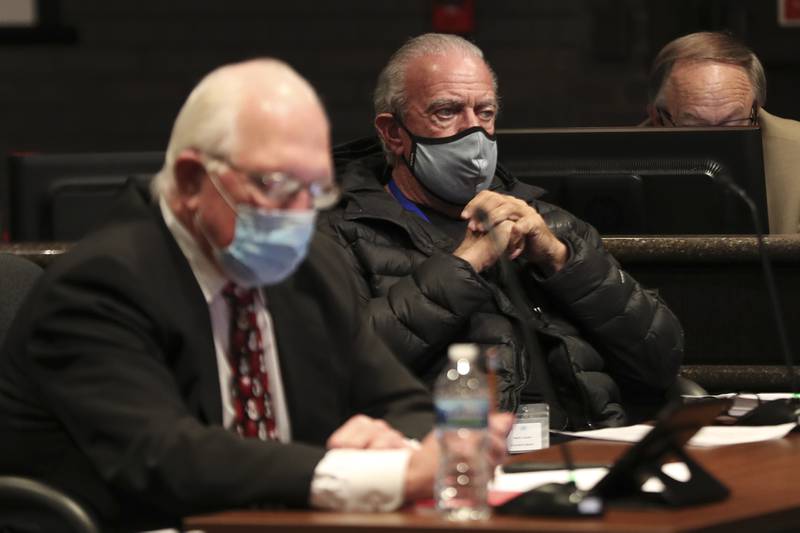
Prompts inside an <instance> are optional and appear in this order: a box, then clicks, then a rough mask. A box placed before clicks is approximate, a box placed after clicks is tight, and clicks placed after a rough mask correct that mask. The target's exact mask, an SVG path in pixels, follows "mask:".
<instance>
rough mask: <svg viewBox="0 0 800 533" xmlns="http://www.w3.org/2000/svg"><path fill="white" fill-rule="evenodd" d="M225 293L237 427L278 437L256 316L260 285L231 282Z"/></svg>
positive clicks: (244, 432)
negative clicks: (229, 314) (251, 287)
mask: <svg viewBox="0 0 800 533" xmlns="http://www.w3.org/2000/svg"><path fill="white" fill-rule="evenodd" d="M222 293H223V295H224V296H225V298H226V299H227V300H228V305H229V306H230V311H231V330H230V335H231V339H230V349H229V359H228V361H229V362H230V365H231V369H232V370H233V377H232V379H231V399H232V400H233V406H234V408H235V410H236V419H235V421H234V423H235V427H236V431H237V432H238V433H239V435H242V436H245V437H257V438H259V439H261V440H271V439H275V438H276V433H275V416H274V414H273V412H272V398H271V396H270V390H269V376H268V375H267V367H266V362H265V361H264V345H263V342H262V339H261V330H260V329H259V327H258V322H257V320H256V312H255V297H256V289H244V288H242V287H239V286H237V285H235V284H233V283H228V284H227V285H226V286H225V289H223V292H222Z"/></svg>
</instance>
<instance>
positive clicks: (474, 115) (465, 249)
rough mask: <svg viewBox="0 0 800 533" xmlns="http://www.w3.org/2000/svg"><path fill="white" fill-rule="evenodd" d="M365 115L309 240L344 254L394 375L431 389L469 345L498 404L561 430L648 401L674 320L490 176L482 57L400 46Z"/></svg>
mask: <svg viewBox="0 0 800 533" xmlns="http://www.w3.org/2000/svg"><path fill="white" fill-rule="evenodd" d="M374 107H375V118H374V126H375V129H376V132H377V136H375V137H370V138H367V139H361V140H356V141H353V142H352V143H350V144H348V145H344V146H341V147H340V148H339V149H338V150H337V151H336V152H335V154H334V156H335V159H336V161H337V165H339V166H338V168H337V170H338V177H339V179H340V180H341V184H342V189H343V195H342V197H343V201H342V202H341V203H340V204H339V205H338V206H337V207H336V208H335V209H333V210H330V211H328V212H326V213H325V214H324V215H323V217H324V221H322V222H323V223H322V225H321V228H322V229H323V230H325V231H329V232H330V233H331V235H333V236H334V237H336V238H337V239H338V240H339V242H340V244H341V245H342V246H343V247H344V248H345V249H346V250H347V251H348V257H349V259H350V267H351V269H352V270H353V271H354V272H356V273H358V276H359V278H358V281H359V282H358V285H357V286H358V289H359V295H360V297H361V298H362V299H363V300H364V302H365V304H366V305H367V310H368V312H369V315H370V320H371V321H372V324H373V325H374V327H375V329H376V330H377V331H378V332H379V333H380V334H381V336H382V337H383V338H384V339H385V340H386V341H387V344H389V346H390V347H391V348H393V349H394V351H395V353H397V354H398V356H399V357H400V358H401V359H402V360H403V361H404V362H405V363H406V365H407V366H408V367H409V368H411V369H412V370H413V371H414V373H415V374H416V375H418V376H419V377H420V378H422V379H423V380H425V381H426V382H427V383H428V384H433V382H434V380H435V378H436V375H437V374H438V373H439V371H440V369H441V368H442V366H443V364H444V363H445V361H446V356H445V352H446V350H447V346H448V345H449V344H451V343H454V342H475V343H479V344H480V345H482V346H484V347H485V348H486V351H487V353H488V352H496V353H497V354H498V357H497V359H496V360H497V362H498V364H497V367H498V368H497V373H496V375H497V378H498V380H497V390H498V392H499V393H500V402H501V406H502V407H503V408H505V409H509V410H514V409H516V408H517V407H518V406H519V405H520V403H522V404H526V403H539V402H547V403H548V404H549V405H550V423H551V426H552V427H555V428H558V429H563V428H567V427H569V428H587V427H600V426H614V425H622V424H625V423H627V422H629V421H630V420H634V419H636V417H637V415H638V416H641V415H642V411H648V410H650V409H653V408H654V407H656V406H658V405H660V403H661V402H663V401H664V400H665V393H666V391H667V390H668V389H669V388H670V387H671V386H672V385H673V384H674V383H675V382H676V376H677V372H678V366H679V364H680V359H681V355H682V348H683V336H682V331H681V327H680V324H679V323H678V321H677V319H676V318H675V317H674V315H673V314H672V313H671V312H670V311H669V309H668V308H667V306H666V305H665V304H664V303H663V302H662V301H660V300H659V299H658V297H657V296H656V295H655V294H653V293H652V292H649V291H647V290H645V289H644V288H643V287H642V286H640V285H639V284H638V283H637V282H636V280H634V278H633V277H632V276H630V275H629V274H628V273H627V272H624V271H623V270H622V269H621V268H620V266H619V264H618V263H617V262H616V260H615V259H614V258H613V257H611V255H610V254H609V253H608V252H607V251H606V250H605V248H604V247H603V244H602V241H601V239H600V236H599V235H598V233H597V231H596V230H595V229H594V228H592V227H591V226H590V225H589V224H587V223H585V222H584V221H581V220H578V219H577V218H575V217H574V216H572V215H571V214H569V213H567V212H566V211H564V210H562V209H559V208H558V207H556V206H553V205H550V204H547V203H545V202H542V201H540V200H539V199H538V198H537V195H538V193H539V192H540V191H537V190H535V189H534V188H532V187H530V186H529V185H526V184H524V183H521V182H519V181H518V180H517V179H516V178H514V176H512V175H511V174H509V173H508V172H507V171H506V170H505V169H504V168H502V166H501V165H498V164H497V155H498V151H501V150H502V149H503V147H502V146H500V145H499V143H497V141H496V138H495V135H494V133H495V120H496V118H497V113H498V93H497V80H496V79H495V76H494V73H493V72H492V70H491V68H490V67H489V65H488V63H487V62H486V60H485V59H484V57H483V53H482V52H481V50H480V49H479V48H478V47H477V46H475V45H474V44H472V43H470V42H468V41H466V40H465V39H463V38H460V37H457V36H454V35H442V34H425V35H421V36H418V37H415V38H412V39H410V40H409V41H408V42H406V44H404V45H403V46H402V47H401V48H400V49H399V50H398V51H397V52H395V54H394V55H393V56H392V58H391V59H390V60H389V62H388V63H387V64H386V66H385V67H384V69H383V71H382V73H381V74H380V76H379V77H378V83H377V86H376V89H375V99H374ZM484 214H485V216H484ZM501 256H506V257H508V259H509V260H511V261H513V264H512V266H511V268H512V269H513V270H515V271H516V272H517V275H518V276H519V278H520V282H521V285H522V287H523V288H522V290H519V291H517V290H515V289H514V285H513V284H512V282H513V279H511V278H509V277H507V276H506V275H505V274H504V273H503V271H502V270H501V266H502V261H501ZM514 298H520V299H522V300H523V302H522V303H519V304H518V305H516V306H515V305H512V303H511V302H512V299H514ZM523 328H531V329H533V330H535V333H534V332H531V333H532V334H531V335H529V336H528V335H526V334H525V332H524V331H523ZM537 341H538V342H537ZM637 404H638V405H637ZM637 408H638V413H637Z"/></svg>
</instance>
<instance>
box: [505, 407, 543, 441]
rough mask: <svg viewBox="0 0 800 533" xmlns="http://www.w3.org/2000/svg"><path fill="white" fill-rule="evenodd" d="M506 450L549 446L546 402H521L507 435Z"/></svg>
mask: <svg viewBox="0 0 800 533" xmlns="http://www.w3.org/2000/svg"><path fill="white" fill-rule="evenodd" d="M507 445H508V452H509V453H522V452H532V451H534V450H541V449H542V448H549V447H550V408H549V406H548V405H547V404H546V403H528V404H522V405H520V406H519V409H517V414H516V418H515V420H514V425H513V426H512V427H511V433H509V435H508V444H507Z"/></svg>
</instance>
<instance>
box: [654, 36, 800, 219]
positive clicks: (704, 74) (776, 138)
mask: <svg viewBox="0 0 800 533" xmlns="http://www.w3.org/2000/svg"><path fill="white" fill-rule="evenodd" d="M648 97H649V104H648V106H647V111H648V119H647V121H646V122H645V123H644V124H643V125H650V126H667V127H705V126H718V127H730V126H760V127H761V137H762V140H763V143H764V172H765V178H766V186H767V206H768V210H769V227H770V232H771V233H798V232H800V170H798V169H800V155H798V154H800V123H798V122H797V121H794V120H788V119H783V118H779V117H776V116H774V115H771V114H770V113H767V112H766V111H765V110H764V104H765V102H766V99H767V81H766V76H765V74H764V68H763V67H762V65H761V62H760V61H759V60H758V57H756V55H755V54H754V53H753V52H752V50H750V49H749V48H747V47H746V46H745V45H744V44H742V43H740V42H739V41H738V40H736V39H735V38H733V37H732V36H731V35H728V34H726V33H721V32H698V33H692V34H689V35H685V36H683V37H679V38H678V39H675V40H673V41H671V42H670V43H668V44H667V45H666V46H664V48H662V49H661V51H660V52H659V53H658V55H657V56H656V58H655V60H654V61H653V66H652V68H651V71H650V80H649V92H648Z"/></svg>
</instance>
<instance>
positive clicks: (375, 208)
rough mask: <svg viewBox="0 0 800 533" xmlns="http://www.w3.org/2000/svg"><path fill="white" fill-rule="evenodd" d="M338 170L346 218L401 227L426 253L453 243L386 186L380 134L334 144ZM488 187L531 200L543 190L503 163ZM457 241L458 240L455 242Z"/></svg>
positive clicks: (387, 169) (386, 167) (385, 167)
mask: <svg viewBox="0 0 800 533" xmlns="http://www.w3.org/2000/svg"><path fill="white" fill-rule="evenodd" d="M333 153H334V161H335V163H336V171H337V175H338V176H339V179H340V181H341V186H342V196H343V201H344V203H345V207H344V215H343V216H344V219H345V220H360V219H367V218H368V219H374V220H382V221H384V222H389V223H391V224H394V225H396V226H399V227H400V228H402V229H403V230H404V231H405V232H406V233H407V234H408V236H409V238H410V239H411V240H412V241H413V242H414V245H415V246H416V247H417V248H418V249H419V250H420V251H422V252H424V253H426V254H427V255H431V254H432V253H434V251H436V250H440V249H447V248H448V247H452V245H453V241H452V239H450V238H449V237H448V236H447V235H445V234H444V233H443V232H441V231H439V230H438V229H437V228H436V227H435V226H433V225H432V224H430V223H427V222H425V221H423V220H420V218H419V217H418V216H416V215H414V214H412V213H409V212H408V211H406V210H405V209H404V208H403V206H401V205H400V203H399V202H398V201H397V200H396V199H395V198H394V197H393V196H392V195H391V194H390V193H389V192H388V191H386V189H385V188H384V187H385V185H386V183H387V182H388V181H389V179H390V177H391V172H390V168H389V166H388V164H387V163H386V159H385V157H384V154H383V150H382V148H381V144H380V141H379V140H378V138H377V137H375V136H373V137H366V138H362V139H358V140H355V141H352V142H349V143H346V144H343V145H340V146H337V147H336V148H334V152H333ZM489 189H490V190H492V191H496V192H499V193H503V194H510V195H512V196H515V197H517V198H521V199H522V200H525V201H526V202H532V201H534V200H535V199H536V198H538V197H539V196H541V195H542V194H543V193H544V190H542V189H539V188H538V187H533V186H530V185H526V184H523V183H520V182H519V181H518V180H517V179H516V178H514V176H512V175H511V174H510V173H509V172H508V171H507V170H506V169H505V168H503V167H502V166H501V165H498V166H497V172H496V174H495V178H494V180H493V181H492V184H491V185H490V186H489ZM455 244H458V243H455Z"/></svg>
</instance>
